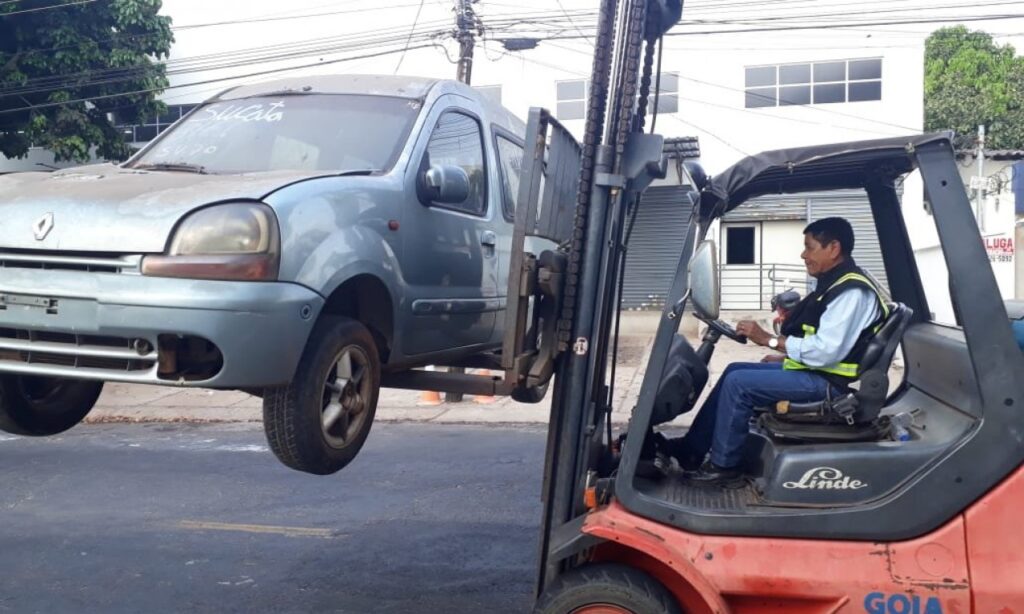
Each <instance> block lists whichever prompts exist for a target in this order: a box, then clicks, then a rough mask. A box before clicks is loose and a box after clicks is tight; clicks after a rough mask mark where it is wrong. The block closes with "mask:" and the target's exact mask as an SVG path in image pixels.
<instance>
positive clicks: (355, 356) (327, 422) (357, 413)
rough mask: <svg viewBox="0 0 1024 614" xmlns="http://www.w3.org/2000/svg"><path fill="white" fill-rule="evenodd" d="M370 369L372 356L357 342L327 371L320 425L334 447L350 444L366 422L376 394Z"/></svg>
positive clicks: (342, 351) (340, 354)
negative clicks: (369, 407)
mask: <svg viewBox="0 0 1024 614" xmlns="http://www.w3.org/2000/svg"><path fill="white" fill-rule="evenodd" d="M369 371H370V359H369V356H367V354H366V352H365V351H364V350H363V349H362V348H360V347H358V346H354V345H351V346H348V347H346V348H343V349H342V350H341V351H340V352H339V353H338V355H337V357H335V359H334V362H333V364H332V365H331V368H330V369H328V370H327V377H326V380H325V381H324V392H323V403H322V405H321V409H320V427H321V429H322V430H323V434H324V439H326V440H327V443H329V444H330V445H331V446H332V447H335V448H344V447H345V446H347V445H348V444H349V443H351V442H352V440H353V439H354V438H355V436H356V434H358V433H359V431H360V429H362V427H363V423H364V422H366V414H367V413H368V412H367V411H366V410H367V406H368V405H369V400H370V397H371V395H372V394H373V382H372V381H371V380H372V379H373V378H371V377H370V376H369Z"/></svg>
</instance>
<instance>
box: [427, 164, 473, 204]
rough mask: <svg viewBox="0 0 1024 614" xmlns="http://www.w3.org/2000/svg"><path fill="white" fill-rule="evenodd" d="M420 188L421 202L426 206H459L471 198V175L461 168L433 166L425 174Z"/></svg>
mask: <svg viewBox="0 0 1024 614" xmlns="http://www.w3.org/2000/svg"><path fill="white" fill-rule="evenodd" d="M420 186H421V190H420V201H422V202H423V204H424V205H429V204H430V203H444V204H447V205H457V204H459V203H463V202H465V201H466V199H467V198H469V175H467V174H466V171H464V170H463V169H462V168H461V167H459V166H447V165H441V164H436V165H434V166H431V167H430V168H428V169H427V170H426V171H424V172H423V177H422V179H421V181H420Z"/></svg>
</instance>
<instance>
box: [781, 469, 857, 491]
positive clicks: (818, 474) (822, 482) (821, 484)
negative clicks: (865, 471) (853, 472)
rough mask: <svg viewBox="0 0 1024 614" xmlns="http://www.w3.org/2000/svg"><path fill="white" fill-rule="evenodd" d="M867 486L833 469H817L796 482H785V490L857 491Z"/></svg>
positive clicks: (783, 485)
mask: <svg viewBox="0 0 1024 614" xmlns="http://www.w3.org/2000/svg"><path fill="white" fill-rule="evenodd" d="M865 486H867V484H865V483H864V482H861V481H860V480H854V479H851V478H850V476H848V475H843V472H842V471H840V470H838V469H834V468H832V467H815V468H814V469H811V470H809V471H808V472H807V473H805V474H803V476H801V478H800V479H799V480H798V481H796V482H785V483H783V484H782V487H783V488H796V489H800V490H857V489H858V488H864V487H865Z"/></svg>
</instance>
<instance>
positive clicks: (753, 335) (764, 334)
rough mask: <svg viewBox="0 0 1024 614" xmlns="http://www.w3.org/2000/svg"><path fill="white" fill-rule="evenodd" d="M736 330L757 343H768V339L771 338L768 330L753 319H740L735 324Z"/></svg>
mask: <svg viewBox="0 0 1024 614" xmlns="http://www.w3.org/2000/svg"><path fill="white" fill-rule="evenodd" d="M736 332H738V333H739V334H741V335H743V336H745V337H746V338H747V339H750V340H751V341H753V342H754V343H756V344H758V345H768V340H769V339H771V338H772V335H771V334H769V333H768V331H766V330H765V329H763V328H761V325H760V324H758V323H757V322H755V321H753V320H740V321H739V323H738V324H736Z"/></svg>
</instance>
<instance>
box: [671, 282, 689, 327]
mask: <svg viewBox="0 0 1024 614" xmlns="http://www.w3.org/2000/svg"><path fill="white" fill-rule="evenodd" d="M689 298H690V289H689V288H687V289H686V293H685V294H683V297H682V298H681V299H679V300H678V301H676V304H675V305H672V309H670V310H669V312H668V319H669V320H675V319H676V318H678V317H679V316H680V314H682V313H683V309H684V308H686V301H687V300H688V299H689Z"/></svg>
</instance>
